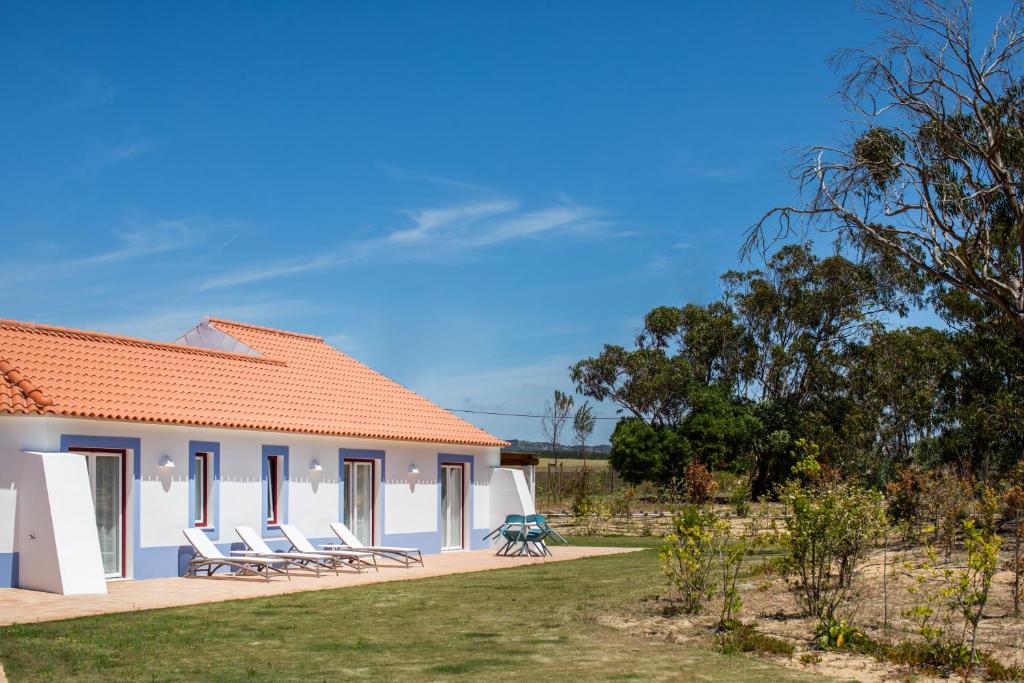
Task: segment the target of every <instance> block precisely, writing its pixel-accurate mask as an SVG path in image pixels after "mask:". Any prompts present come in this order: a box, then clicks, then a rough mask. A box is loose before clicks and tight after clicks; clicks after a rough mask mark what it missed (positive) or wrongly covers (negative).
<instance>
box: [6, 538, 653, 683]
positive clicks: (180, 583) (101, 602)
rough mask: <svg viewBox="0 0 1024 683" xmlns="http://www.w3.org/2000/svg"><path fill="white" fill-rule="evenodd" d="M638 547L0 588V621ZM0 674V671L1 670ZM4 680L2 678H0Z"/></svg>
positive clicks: (86, 613) (232, 597)
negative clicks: (75, 587)
mask: <svg viewBox="0 0 1024 683" xmlns="http://www.w3.org/2000/svg"><path fill="white" fill-rule="evenodd" d="M637 550H642V548H588V547H583V546H556V547H554V548H552V550H551V552H552V553H554V555H553V556H552V557H498V556H497V555H495V554H494V551H493V550H475V551H472V552H455V553H444V554H441V555H427V556H425V557H424V561H425V562H426V566H424V567H419V566H417V567H411V568H409V569H406V568H404V567H394V566H388V567H385V566H384V564H383V563H382V564H381V568H380V571H379V572H374V571H373V570H370V571H364V572H363V573H362V574H356V573H352V572H345V571H342V572H341V574H340V575H335V574H334V573H333V572H330V573H324V572H321V574H320V577H319V578H317V577H316V576H315V575H314V574H311V573H309V572H305V571H301V570H295V569H293V570H292V574H291V577H292V578H291V581H289V580H288V579H286V578H284V577H276V578H272V579H271V580H270V581H269V582H267V581H264V580H263V579H262V578H258V577H246V578H235V577H233V576H228V575H226V574H221V575H216V574H215V575H214V576H213V577H201V578H188V579H186V578H180V577H178V578H171V579H149V580H146V581H114V582H111V583H108V584H107V591H108V593H107V594H106V595H56V594H54V593H42V592H39V591H29V590H22V589H19V588H6V589H0V626H6V625H8V624H21V623H30V622H36V621H55V620H57V619H71V618H74V617H85V616H90V615H94V614H110V613H113V612H134V611H137V610H143V609H159V608H162V607H181V606H184V605H198V604H202V603H207V602H223V601H225V600H242V599H245V598H262V597H267V596H270V595H283V594H285V593H301V592H303V591H316V590H329V589H331V588H346V587H349V586H363V585H367V584H373V583H385V582H387V581H408V580H410V579H423V578H427V577H431V576H446V575H448V574H465V573H467V572H481V571H489V570H491V569H507V568H510V567H523V566H527V565H533V564H545V563H547V562H563V561H565V560H578V559H581V558H585V557H598V556H601V555H615V554H618V553H628V552H635V551H637ZM0 675H2V674H0ZM0 680H2V678H0Z"/></svg>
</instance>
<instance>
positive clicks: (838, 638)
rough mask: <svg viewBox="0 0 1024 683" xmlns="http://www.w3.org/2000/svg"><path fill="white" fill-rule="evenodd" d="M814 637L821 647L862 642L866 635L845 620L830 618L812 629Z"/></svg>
mask: <svg viewBox="0 0 1024 683" xmlns="http://www.w3.org/2000/svg"><path fill="white" fill-rule="evenodd" d="M814 639H815V640H816V641H817V642H818V645H820V646H821V647H822V648H826V649H827V648H843V647H853V646H857V645H861V644H863V643H864V642H865V641H866V640H867V636H865V635H864V633H863V632H862V631H861V630H860V629H858V628H856V627H855V626H853V625H851V624H848V623H846V620H841V619H830V620H829V621H828V622H824V623H820V624H818V626H817V627H816V628H815V629H814Z"/></svg>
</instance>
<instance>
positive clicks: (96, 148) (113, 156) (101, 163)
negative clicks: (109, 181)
mask: <svg viewBox="0 0 1024 683" xmlns="http://www.w3.org/2000/svg"><path fill="white" fill-rule="evenodd" d="M152 146H153V142H152V140H149V139H148V138H144V137H141V136H139V135H138V134H137V133H129V134H128V135H126V136H125V138H124V139H123V140H121V142H118V143H115V144H109V143H106V142H104V141H102V140H94V141H93V143H92V145H91V146H90V148H89V156H88V160H87V162H86V164H85V171H86V172H87V173H89V174H97V173H99V172H100V171H102V170H103V169H105V168H107V167H108V166H113V165H114V164H120V163H123V162H126V161H130V160H132V159H135V158H137V157H139V156H140V155H142V154H143V153H145V152H146V151H147V150H149V149H150V148H151V147H152Z"/></svg>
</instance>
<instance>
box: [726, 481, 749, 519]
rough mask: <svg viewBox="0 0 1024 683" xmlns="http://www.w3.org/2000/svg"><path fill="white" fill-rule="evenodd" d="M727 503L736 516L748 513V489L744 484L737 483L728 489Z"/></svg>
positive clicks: (743, 515)
mask: <svg viewBox="0 0 1024 683" xmlns="http://www.w3.org/2000/svg"><path fill="white" fill-rule="evenodd" d="M729 504H730V505H732V507H733V509H734V510H735V511H736V516H737V517H746V516H747V515H749V514H750V490H749V489H748V488H747V485H746V484H742V483H738V484H736V485H735V486H733V488H732V490H731V491H729Z"/></svg>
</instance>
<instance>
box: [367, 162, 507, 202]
mask: <svg viewBox="0 0 1024 683" xmlns="http://www.w3.org/2000/svg"><path fill="white" fill-rule="evenodd" d="M377 167H378V168H380V169H382V170H384V171H386V172H387V173H388V175H390V176H391V177H392V178H395V179H396V180H423V181H426V182H429V183H435V184H437V185H443V186H445V187H450V188H453V189H456V190H468V191H469V192H475V193H483V194H497V193H496V192H495V191H494V190H493V189H491V188H489V187H484V186H483V185H477V184H476V183H467V182H465V181H464V180H454V179H452V178H445V177H443V176H437V175H431V174H429V173H420V172H418V171H410V170H408V169H405V168H400V167H398V166H395V165H393V164H386V163H384V162H377Z"/></svg>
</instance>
